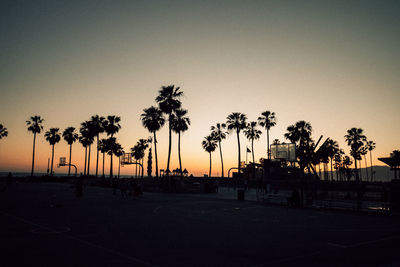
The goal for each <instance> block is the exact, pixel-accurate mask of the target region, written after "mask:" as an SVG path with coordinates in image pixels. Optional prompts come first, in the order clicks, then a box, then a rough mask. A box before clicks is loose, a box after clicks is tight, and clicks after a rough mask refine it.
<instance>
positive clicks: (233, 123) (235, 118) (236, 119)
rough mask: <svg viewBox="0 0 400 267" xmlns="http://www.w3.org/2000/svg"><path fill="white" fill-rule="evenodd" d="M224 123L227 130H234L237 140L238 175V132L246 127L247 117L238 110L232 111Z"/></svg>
mask: <svg viewBox="0 0 400 267" xmlns="http://www.w3.org/2000/svg"><path fill="white" fill-rule="evenodd" d="M226 120H227V121H226V125H227V126H228V131H232V130H235V131H236V135H237V141H238V174H239V175H240V140H239V133H240V131H241V130H243V129H245V128H246V125H247V123H246V120H247V117H246V115H245V114H243V113H240V112H233V113H231V114H229V115H228V117H227V118H226Z"/></svg>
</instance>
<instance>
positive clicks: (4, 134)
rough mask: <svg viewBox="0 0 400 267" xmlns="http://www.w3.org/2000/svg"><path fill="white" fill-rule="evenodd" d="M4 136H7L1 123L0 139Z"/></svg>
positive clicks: (5, 129)
mask: <svg viewBox="0 0 400 267" xmlns="http://www.w3.org/2000/svg"><path fill="white" fill-rule="evenodd" d="M6 136H8V131H7V128H5V127H4V126H3V124H0V139H2V138H4V137H6Z"/></svg>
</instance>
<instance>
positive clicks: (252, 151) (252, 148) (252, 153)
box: [246, 139, 256, 163]
mask: <svg viewBox="0 0 400 267" xmlns="http://www.w3.org/2000/svg"><path fill="white" fill-rule="evenodd" d="M253 144H254V139H251V155H252V156H253V163H256V162H255V161H254V145H253ZM246 153H247V151H246Z"/></svg>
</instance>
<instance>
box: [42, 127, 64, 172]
mask: <svg viewBox="0 0 400 267" xmlns="http://www.w3.org/2000/svg"><path fill="white" fill-rule="evenodd" d="M58 130H59V129H58V128H50V129H49V130H48V131H47V132H46V133H45V134H44V136H45V137H46V141H47V142H49V143H50V145H51V146H52V148H51V169H50V176H53V161H54V145H55V144H57V143H58V142H60V139H61V136H60V134H59V133H58Z"/></svg>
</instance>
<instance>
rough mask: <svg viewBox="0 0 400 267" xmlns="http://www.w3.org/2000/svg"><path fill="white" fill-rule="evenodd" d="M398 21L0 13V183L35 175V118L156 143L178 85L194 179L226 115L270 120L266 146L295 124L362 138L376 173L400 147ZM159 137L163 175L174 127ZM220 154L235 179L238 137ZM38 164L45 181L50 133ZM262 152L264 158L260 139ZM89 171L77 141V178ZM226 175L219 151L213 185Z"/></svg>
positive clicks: (183, 12) (185, 4) (398, 10)
mask: <svg viewBox="0 0 400 267" xmlns="http://www.w3.org/2000/svg"><path fill="white" fill-rule="evenodd" d="M399 14H400V2H399V1H2V2H1V3H0V63H1V70H0V90H1V91H0V92H1V94H0V123H1V124H3V125H4V126H5V127H6V128H7V129H8V132H9V136H8V137H7V138H4V139H2V140H0V171H30V167H31V165H30V164H31V157H32V141H33V135H32V134H31V133H29V132H28V131H27V127H26V125H25V121H26V120H27V119H29V117H30V116H32V115H40V116H41V117H42V118H44V119H45V122H44V128H45V129H44V130H45V131H46V130H48V129H49V128H51V127H58V128H60V129H61V130H64V129H65V128H66V127H68V126H74V127H76V128H79V126H80V123H81V122H82V121H84V120H87V119H89V118H90V116H91V115H95V114H99V115H102V116H106V115H117V116H120V117H121V126H122V129H121V130H120V132H119V133H118V134H117V135H116V137H117V139H118V142H120V143H121V144H122V146H123V147H124V149H125V150H126V151H128V150H129V148H130V147H132V146H133V145H134V144H135V143H136V141H137V140H138V139H139V138H147V137H148V136H150V133H149V132H148V131H147V130H145V129H144V128H143V127H142V124H141V122H140V120H139V117H140V114H141V113H142V110H143V109H144V108H147V107H150V106H151V105H155V101H154V99H155V97H156V96H157V93H158V90H159V89H160V87H161V86H162V85H169V84H174V85H176V86H180V87H181V89H182V91H183V92H184V97H183V98H182V101H183V108H185V109H188V110H189V114H188V115H189V117H190V119H191V122H192V124H191V126H190V128H189V130H188V131H187V132H185V133H184V134H183V136H182V161H183V167H184V168H187V169H188V170H189V172H190V173H193V174H194V175H203V174H205V173H208V167H209V158H208V153H207V152H205V151H204V150H203V149H202V147H201V141H202V139H203V137H204V136H206V135H208V134H209V132H210V126H212V125H214V124H215V123H217V122H225V121H226V117H227V115H228V114H229V113H231V112H243V113H245V114H247V117H248V119H249V121H253V120H256V119H257V117H258V116H259V115H260V114H261V112H263V111H265V110H271V111H274V112H275V113H276V117H277V125H276V126H275V127H273V128H272V129H271V132H270V138H271V140H273V139H276V138H277V139H280V140H281V141H286V140H285V139H284V138H283V134H284V133H285V132H286V128H287V126H289V125H291V124H294V123H295V122H297V121H298V120H305V121H307V122H310V123H311V125H312V126H313V138H314V139H315V140H317V139H318V138H319V136H320V135H324V137H331V138H332V139H334V140H337V141H338V143H339V145H340V146H341V147H342V148H344V149H345V151H346V153H348V151H349V149H348V147H347V146H346V144H345V140H344V135H345V134H346V131H347V130H348V129H349V128H352V127H360V128H362V129H364V131H365V135H366V136H367V138H368V139H371V140H373V141H375V142H376V144H377V145H376V149H375V150H374V151H373V162H374V164H376V165H382V164H380V162H379V161H378V160H377V158H378V157H384V156H388V155H389V153H390V152H391V151H392V150H394V149H400V137H399V133H400V119H399V118H400V105H399V99H400V88H399V86H400V52H399V47H400V15H399ZM158 136H159V140H158V141H159V143H158V144H159V147H158V151H159V164H160V169H164V168H165V167H166V161H167V149H168V129H167V127H166V126H164V128H163V129H162V130H161V131H160V132H158ZM241 142H242V143H241V144H242V159H243V160H244V159H245V149H244V148H245V146H246V145H249V142H248V141H247V140H246V139H245V137H244V135H242V136H241ZM222 149H223V153H224V159H225V166H226V171H227V169H228V168H229V167H233V166H234V165H236V163H237V141H236V138H235V136H234V135H230V136H229V137H228V138H227V139H226V140H224V141H223V142H222ZM36 153H37V157H36V160H35V161H36V163H37V164H36V171H38V172H45V171H46V169H47V159H48V158H49V157H50V156H51V147H50V145H49V144H48V143H46V141H45V140H44V137H43V133H42V134H40V135H39V136H38V140H37V146H36ZM255 154H256V158H257V159H259V158H261V157H266V136H265V133H264V131H263V135H262V136H261V139H260V140H258V141H257V142H256V143H255ZM92 155H93V154H92ZM61 156H66V157H67V156H68V146H67V144H66V142H65V141H64V140H62V141H61V142H60V143H58V144H57V145H56V147H55V158H56V159H57V160H56V162H58V158H59V157H61ZM249 159H250V154H249ZM83 160H84V150H83V147H82V146H81V144H79V143H75V144H74V146H73V162H74V163H76V164H77V165H78V168H79V172H82V171H83V165H84V164H83ZM146 160H147V156H146ZM146 160H145V161H146ZM91 162H92V166H93V167H91V168H92V170H93V168H94V166H95V158H94V157H93V156H92V160H91ZM106 162H107V165H108V162H109V160H108V158H107V160H106ZM363 165H364V164H363ZM153 166H154V164H153ZM178 166H179V163H178V156H177V136H176V135H174V136H173V153H172V167H173V168H177V167H178ZM106 168H107V166H106ZM55 170H56V172H60V171H61V169H55ZM153 170H154V167H153ZM62 171H63V172H64V171H66V168H65V169H63V170H62ZM133 172H134V169H133V167H124V168H123V169H122V173H123V174H131V173H133ZM220 174H221V167H220V159H219V153H218V151H216V152H215V153H213V175H220Z"/></svg>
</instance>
